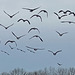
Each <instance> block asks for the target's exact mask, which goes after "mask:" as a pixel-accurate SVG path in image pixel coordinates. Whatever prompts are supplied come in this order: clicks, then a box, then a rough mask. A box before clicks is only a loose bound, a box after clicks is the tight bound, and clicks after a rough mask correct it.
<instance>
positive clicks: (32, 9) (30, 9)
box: [22, 7, 40, 12]
mask: <svg viewBox="0 0 75 75" xmlns="http://www.w3.org/2000/svg"><path fill="white" fill-rule="evenodd" d="M39 8H40V7H37V8H22V9H26V10H29V11H30V12H33V11H34V10H37V9H39Z"/></svg>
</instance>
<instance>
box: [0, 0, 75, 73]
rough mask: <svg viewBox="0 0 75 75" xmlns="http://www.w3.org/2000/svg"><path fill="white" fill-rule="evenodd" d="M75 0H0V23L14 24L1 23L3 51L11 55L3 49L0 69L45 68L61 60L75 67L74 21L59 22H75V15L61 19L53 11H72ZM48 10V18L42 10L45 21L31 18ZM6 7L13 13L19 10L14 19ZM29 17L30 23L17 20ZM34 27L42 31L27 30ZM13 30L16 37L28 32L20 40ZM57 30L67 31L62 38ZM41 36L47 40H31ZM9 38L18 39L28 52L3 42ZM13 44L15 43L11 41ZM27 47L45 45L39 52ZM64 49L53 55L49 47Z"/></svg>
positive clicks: (19, 45)
mask: <svg viewBox="0 0 75 75" xmlns="http://www.w3.org/2000/svg"><path fill="white" fill-rule="evenodd" d="M74 2H75V1H74V0H56V1H55V0H35V1H34V0H0V24H3V25H5V26H8V25H11V24H12V23H14V26H12V27H10V28H9V29H7V30H5V29H4V28H3V27H2V26H0V40H1V44H0V50H4V51H6V52H8V53H9V54H10V55H9V56H8V55H6V54H4V53H2V52H0V72H8V71H10V70H12V69H14V68H24V69H25V70H27V71H35V70H39V69H42V68H45V67H50V66H52V67H55V68H57V67H58V65H57V63H62V67H67V68H68V67H75V60H74V57H75V41H74V40H75V35H74V32H75V25H74V24H67V23H65V24H63V23H60V21H62V20H72V21H75V17H74V16H72V15H70V16H67V17H64V18H62V19H61V20H58V18H57V16H56V15H55V14H54V12H58V11H59V10H61V9H63V10H67V9H69V10H71V11H73V12H75V3H74ZM39 6H40V8H39V9H37V10H35V11H34V12H29V11H27V10H24V9H22V8H25V7H26V8H36V7H39ZM42 9H45V10H47V11H48V14H49V16H48V18H47V16H46V14H44V13H40V15H41V17H42V20H43V21H42V22H41V21H40V19H39V18H32V19H30V17H31V16H32V15H33V14H37V13H38V12H39V11H40V10H42ZM3 10H5V11H6V12H7V13H9V14H11V15H12V14H13V13H16V12H18V11H19V13H18V14H17V15H15V16H14V17H13V18H12V19H10V18H9V17H8V16H7V15H6V14H5V13H4V12H3ZM20 18H23V19H28V20H29V21H30V22H31V25H29V24H28V23H26V22H25V23H24V22H19V23H18V22H17V20H18V19H20ZM31 27H37V28H38V29H39V30H40V34H39V33H38V32H37V31H31V32H30V33H29V34H28V33H27V32H28V30H29V29H30V28H31ZM11 31H13V32H14V33H15V34H16V35H17V36H19V35H23V34H26V36H24V37H23V38H21V39H20V40H17V39H16V38H15V37H14V36H13V35H12V33H11ZM56 31H59V32H60V33H63V32H68V33H67V34H64V35H63V36H62V37H60V36H59V35H58V34H57V33H56ZM35 34H37V35H39V36H40V37H41V38H42V39H43V40H44V42H41V41H40V40H39V39H38V38H33V39H31V40H29V38H30V37H32V36H33V35H35ZM7 40H15V41H16V42H17V44H18V46H17V47H18V48H20V49H23V50H25V51H26V53H23V52H21V51H18V50H16V48H15V49H14V50H11V49H10V48H9V44H7V45H6V46H5V45H4V43H5V42H6V41H7ZM11 46H15V45H14V44H11ZM25 46H30V47H34V48H45V50H44V51H36V53H31V52H29V51H27V48H26V47H25ZM60 49H61V50H62V52H61V53H59V54H57V55H56V56H53V55H52V54H51V53H50V52H48V50H52V51H57V50H60Z"/></svg>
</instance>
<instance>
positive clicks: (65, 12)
mask: <svg viewBox="0 0 75 75" xmlns="http://www.w3.org/2000/svg"><path fill="white" fill-rule="evenodd" d="M61 12H63V13H64V14H67V13H68V12H69V13H71V11H70V10H66V11H64V10H60V11H59V12H58V13H61Z"/></svg>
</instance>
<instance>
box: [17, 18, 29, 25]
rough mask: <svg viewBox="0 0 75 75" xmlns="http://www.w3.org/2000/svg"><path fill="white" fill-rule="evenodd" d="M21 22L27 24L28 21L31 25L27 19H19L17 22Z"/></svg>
mask: <svg viewBox="0 0 75 75" xmlns="http://www.w3.org/2000/svg"><path fill="white" fill-rule="evenodd" d="M19 21H23V22H26V21H27V22H28V23H29V24H30V21H29V20H27V19H19V20H18V21H17V22H19Z"/></svg>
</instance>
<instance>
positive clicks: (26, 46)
mask: <svg viewBox="0 0 75 75" xmlns="http://www.w3.org/2000/svg"><path fill="white" fill-rule="evenodd" d="M26 47H27V48H30V49H34V48H32V47H29V46H26Z"/></svg>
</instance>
